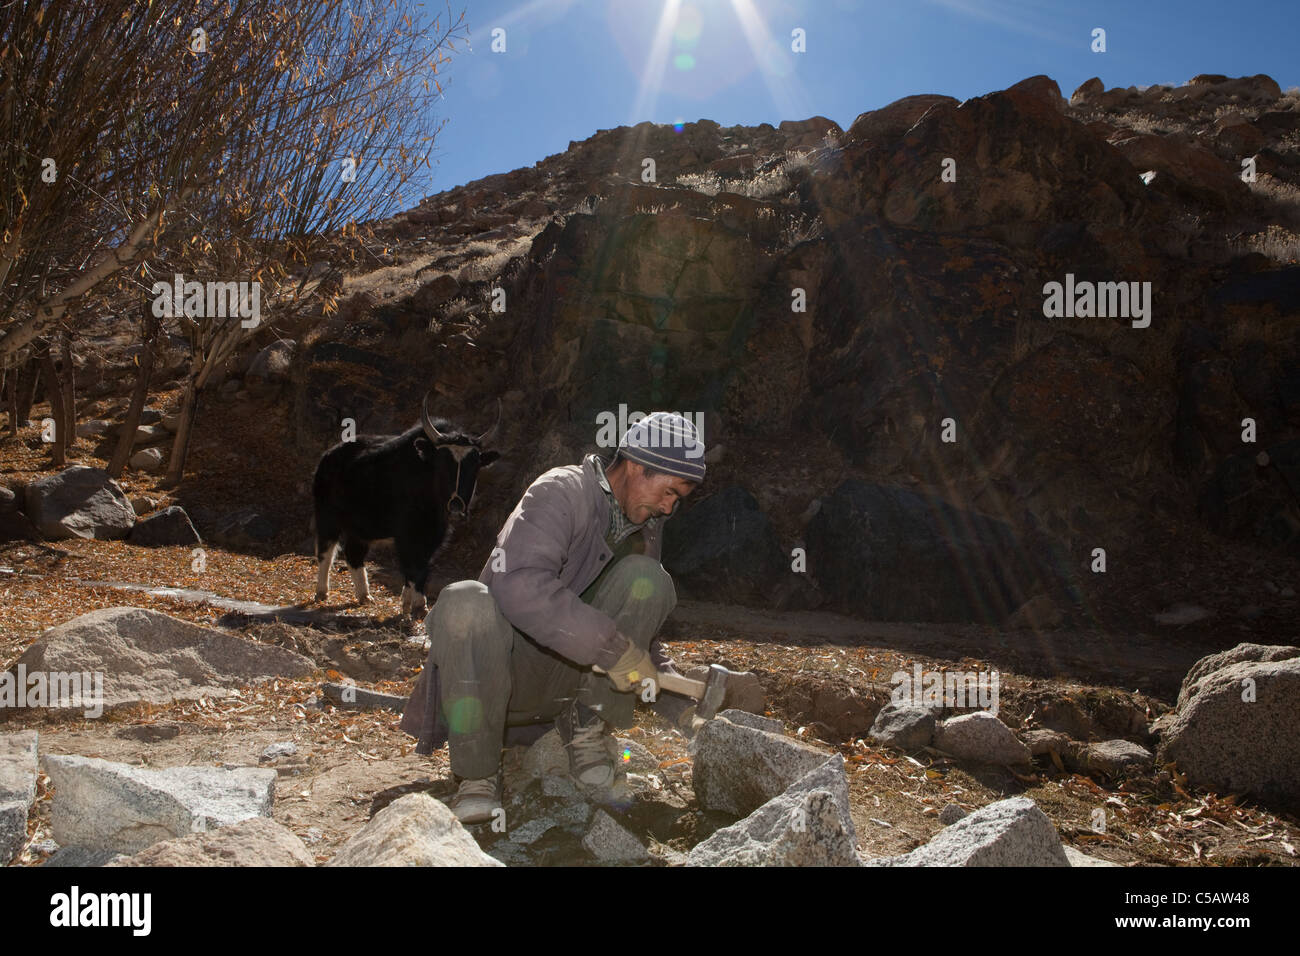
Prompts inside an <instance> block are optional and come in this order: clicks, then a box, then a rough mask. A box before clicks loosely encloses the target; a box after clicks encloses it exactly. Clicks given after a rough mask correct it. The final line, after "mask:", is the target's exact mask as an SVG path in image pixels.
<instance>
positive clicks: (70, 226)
mask: <svg viewBox="0 0 1300 956" xmlns="http://www.w3.org/2000/svg"><path fill="white" fill-rule="evenodd" d="M448 19H449V20H450V9H449V10H448ZM462 23H463V14H462V16H461V18H460V20H458V21H457V22H456V23H454V24H452V25H451V26H449V27H448V28H447V30H446V31H444V32H442V33H441V35H439V25H438V24H439V20H438V19H433V20H432V21H431V22H430V21H427V18H426V17H424V15H423V14H421V13H419V12H418V9H417V11H416V13H414V14H413V13H410V12H407V11H406V10H405V8H404V5H402V4H399V3H398V2H397V0H300V2H293V3H290V2H288V0H206V2H197V3H196V2H194V0H153V2H151V3H150V4H149V5H148V6H147V7H145V8H144V9H142V8H141V5H140V4H139V3H137V2H136V0H97V2H96V3H93V4H89V3H84V2H81V0H46V2H43V3H42V2H37V0H33V2H12V3H9V4H5V5H0V30H2V31H3V32H2V33H0V70H2V71H3V84H4V85H3V89H2V90H0V97H2V98H3V99H2V102H0V182H2V183H3V186H4V187H5V188H0V239H2V240H3V241H2V243H0V360H3V359H6V358H7V357H9V356H13V355H15V354H16V353H17V352H18V351H19V350H21V349H23V348H24V347H25V346H26V345H28V344H29V343H31V342H32V341H33V340H34V339H35V338H37V337H38V336H40V335H42V334H44V332H45V331H46V330H48V329H50V328H51V327H53V326H55V325H57V324H58V323H60V322H68V321H70V318H71V317H70V315H69V309H70V307H71V306H73V305H74V303H75V302H76V301H77V300H78V299H80V298H81V297H83V296H85V295H87V294H89V293H91V292H94V291H96V290H103V289H104V288H105V283H106V282H108V281H109V280H113V279H116V280H118V281H121V280H122V279H123V278H124V277H129V279H130V281H133V282H135V283H137V284H138V285H139V286H141V287H142V289H143V290H149V291H151V292H152V291H153V290H154V289H155V288H156V286H154V285H153V282H154V281H162V282H167V281H169V280H171V279H172V277H173V276H174V275H177V274H180V275H183V276H185V277H187V278H194V277H197V276H200V275H201V276H203V277H204V278H205V279H207V280H208V281H245V282H258V283H260V284H261V286H262V287H263V294H262V295H261V300H262V301H263V302H265V303H267V304H268V305H270V306H271V307H272V308H274V307H275V303H279V302H283V301H285V300H286V295H285V292H284V290H282V289H281V285H282V284H283V283H284V282H285V281H286V280H287V278H288V276H289V275H290V270H291V269H292V268H293V267H294V266H295V265H298V264H302V265H305V264H306V263H307V262H308V261H309V257H310V255H311V254H312V251H313V249H315V248H316V247H317V246H318V245H319V244H320V243H321V242H322V241H323V237H326V236H328V235H330V234H333V235H336V236H337V235H349V234H351V235H355V233H356V229H357V224H358V223H360V222H365V221H367V220H372V219H375V218H379V217H381V216H383V215H387V214H389V213H391V212H392V211H393V210H394V209H396V208H400V204H401V203H402V201H403V200H404V199H405V198H406V197H404V196H403V195H402V188H403V186H404V185H407V184H413V183H414V181H415V180H416V178H417V177H418V176H419V175H421V174H420V169H421V167H423V168H424V169H429V168H431V167H430V165H429V162H428V154H429V151H430V150H431V148H432V142H433V139H434V136H435V135H436V133H437V128H438V127H435V125H434V120H433V116H434V110H433V106H434V100H435V99H436V98H437V96H438V95H439V94H440V93H441V86H440V85H439V83H438V81H437V79H436V74H437V72H438V69H439V68H440V66H441V65H442V64H443V63H445V62H446V55H445V53H444V50H443V47H444V45H447V46H450V48H451V49H453V50H454V48H455V47H454V44H453V43H451V38H452V36H453V31H454V30H456V29H457V28H459V27H460V26H461V24H462ZM435 89H436V92H435ZM184 313H185V314H182V315H180V316H176V317H174V318H175V319H176V321H178V322H179V323H180V324H181V326H182V328H183V329H184V330H185V331H186V332H187V333H188V334H189V337H190V339H191V342H192V343H194V345H195V347H196V351H195V352H194V358H193V362H192V364H191V371H190V374H189V376H188V378H187V381H186V388H185V398H184V402H183V412H182V425H181V428H180V429H179V430H178V433H177V439H176V447H175V448H174V449H173V453H172V458H171V462H170V467H169V472H168V479H169V480H170V481H173V482H174V481H177V480H179V478H180V476H181V474H182V473H183V468H184V459H185V448H186V446H187V443H188V435H189V426H190V420H192V416H193V412H194V409H195V407H196V405H197V396H198V392H199V391H200V390H201V389H202V388H203V386H204V385H205V384H206V382H207V381H208V379H210V378H211V376H212V373H213V371H214V370H215V368H217V367H218V366H219V364H220V363H221V362H223V361H224V360H225V358H226V357H228V356H229V355H230V354H231V353H232V352H233V351H234V349H235V348H236V347H237V346H238V344H239V343H240V342H241V341H242V340H243V339H244V338H246V337H247V335H249V334H251V333H252V332H253V331H254V330H255V328H256V327H257V324H258V323H253V324H251V325H250V324H249V323H247V322H238V323H230V322H228V321H226V319H228V318H229V316H223V315H207V314H193V312H192V311H191V310H189V309H186V310H184Z"/></svg>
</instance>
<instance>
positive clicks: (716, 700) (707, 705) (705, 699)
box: [652, 664, 738, 720]
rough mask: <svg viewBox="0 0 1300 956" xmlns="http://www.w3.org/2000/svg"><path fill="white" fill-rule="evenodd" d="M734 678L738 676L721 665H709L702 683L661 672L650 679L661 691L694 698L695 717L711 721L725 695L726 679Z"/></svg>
mask: <svg viewBox="0 0 1300 956" xmlns="http://www.w3.org/2000/svg"><path fill="white" fill-rule="evenodd" d="M735 676H738V672H736V671H732V670H728V669H727V668H725V667H723V666H722V665H721V664H710V665H709V676H708V677H707V678H705V679H704V680H702V681H701V680H691V679H690V678H689V677H682V676H681V675H680V674H666V673H663V672H662V671H661V672H660V673H658V674H656V675H655V676H654V677H653V678H652V679H653V680H654V682H655V683H656V684H658V685H659V687H660V688H661V689H662V690H667V691H672V692H673V693H674V694H682V695H683V696H686V697H693V698H695V700H697V701H698V702H699V703H698V704H697V705H696V707H695V715H696V716H697V717H699V718H701V719H702V720H712V719H713V718H714V716H716V715H717V713H718V708H719V707H721V706H722V699H723V697H725V696H726V694H727V681H728V679H729V678H731V677H735Z"/></svg>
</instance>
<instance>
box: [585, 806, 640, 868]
mask: <svg viewBox="0 0 1300 956" xmlns="http://www.w3.org/2000/svg"><path fill="white" fill-rule="evenodd" d="M582 847H583V849H585V850H586V851H587V852H588V853H590V854H591V855H592V856H594V857H595V858H596V859H598V860H601V861H602V862H605V863H640V862H643V861H645V860H649V859H650V853H649V851H647V850H646V848H645V846H644V845H643V844H642V843H641V841H640V840H638V839H637V838H636V837H635V836H633V835H632V834H631V833H629V832H628V831H627V830H626V829H625V828H624V827H623V826H622V825H621V824H619V823H618V821H616V820H615V819H614V818H613V817H611V816H610V815H609V814H608V813H606V812H605V811H604V810H598V811H597V812H596V817H595V819H594V820H592V822H591V829H589V830H588V831H587V835H586V836H585V837H583V838H582Z"/></svg>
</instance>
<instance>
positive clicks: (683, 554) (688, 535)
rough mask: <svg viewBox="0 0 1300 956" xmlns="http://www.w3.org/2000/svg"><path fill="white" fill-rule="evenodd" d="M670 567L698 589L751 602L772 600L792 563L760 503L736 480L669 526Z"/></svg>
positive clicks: (666, 527)
mask: <svg viewBox="0 0 1300 956" xmlns="http://www.w3.org/2000/svg"><path fill="white" fill-rule="evenodd" d="M664 567H665V568H666V569H667V570H668V572H669V573H670V574H672V575H673V578H674V579H675V580H679V581H680V582H681V583H682V584H683V585H685V587H686V589H687V590H688V591H689V592H690V593H692V594H699V595H700V596H707V597H708V598H709V600H714V601H734V602H737V603H742V604H750V603H764V602H765V601H766V599H767V597H768V596H769V595H770V594H771V591H772V588H773V587H775V585H776V583H777V582H778V581H779V580H780V579H781V577H782V574H783V572H785V571H787V570H788V567H789V562H788V561H786V560H785V558H784V556H783V555H782V552H781V545H780V543H779V542H778V541H777V537H776V533H775V532H774V531H773V530H772V526H771V524H770V522H769V521H768V520H767V516H766V515H765V514H763V512H762V511H760V510H759V507H758V502H757V501H755V500H754V498H753V496H752V495H751V494H750V493H749V492H748V491H746V490H745V489H744V488H741V487H739V486H737V485H732V486H731V487H728V488H723V489H722V490H720V491H718V492H717V493H716V494H713V495H710V496H709V497H708V498H706V499H705V500H703V501H701V502H700V503H699V504H698V505H695V506H694V507H692V508H689V509H685V510H683V513H682V514H680V515H677V516H675V517H674V518H673V519H672V520H671V521H669V522H668V523H667V524H665V525H664Z"/></svg>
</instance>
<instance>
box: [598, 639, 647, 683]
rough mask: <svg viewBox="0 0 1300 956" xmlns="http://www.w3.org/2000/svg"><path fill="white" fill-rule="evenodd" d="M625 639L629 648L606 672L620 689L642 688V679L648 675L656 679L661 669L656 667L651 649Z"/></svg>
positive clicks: (611, 681)
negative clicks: (643, 648) (651, 656)
mask: <svg viewBox="0 0 1300 956" xmlns="http://www.w3.org/2000/svg"><path fill="white" fill-rule="evenodd" d="M624 640H626V641H627V650H625V651H624V652H623V656H622V657H620V658H619V659H618V661H617V662H616V663H615V664H614V666H613V667H611V668H610V669H609V670H608V671H606V672H605V674H606V676H607V677H608V678H609V680H610V683H612V684H613V685H614V686H615V687H616V688H617V689H618V690H621V691H624V692H627V691H632V690H637V689H638V688H640V686H641V681H643V680H644V679H645V678H647V677H649V678H651V679H654V678H655V677H657V675H658V673H659V671H658V670H657V669H656V668H655V662H654V661H653V660H651V658H650V652H649V651H645V650H642V649H641V648H639V647H637V646H636V644H635V643H634V642H633V641H632V640H630V639H628V638H626V637H625V638H624Z"/></svg>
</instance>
